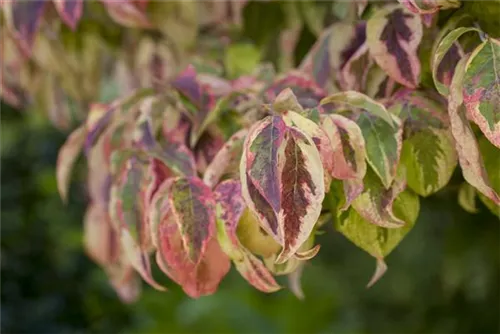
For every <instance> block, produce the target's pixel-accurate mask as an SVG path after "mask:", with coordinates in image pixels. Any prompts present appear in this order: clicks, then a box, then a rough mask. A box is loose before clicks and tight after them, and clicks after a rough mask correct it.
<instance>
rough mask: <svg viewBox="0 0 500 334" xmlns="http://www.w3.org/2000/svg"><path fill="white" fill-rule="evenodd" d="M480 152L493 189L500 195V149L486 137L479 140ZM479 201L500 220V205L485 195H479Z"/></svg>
mask: <svg viewBox="0 0 500 334" xmlns="http://www.w3.org/2000/svg"><path fill="white" fill-rule="evenodd" d="M478 144H479V151H480V152H481V156H482V157H483V159H484V168H485V169H486V173H487V174H488V176H489V177H490V182H491V187H492V188H493V189H494V190H495V192H496V193H497V194H500V173H499V172H498V171H500V149H498V147H496V146H494V145H493V144H492V143H490V142H489V141H488V140H487V139H486V138H485V137H481V138H479V141H478ZM479 199H480V200H481V201H482V202H483V203H484V205H486V207H488V209H490V211H491V212H492V213H493V214H494V215H496V216H497V217H498V218H500V204H499V203H496V204H495V203H494V202H493V201H492V200H491V199H489V198H487V197H486V196H484V195H483V194H479Z"/></svg>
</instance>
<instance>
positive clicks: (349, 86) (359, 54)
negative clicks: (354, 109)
mask: <svg viewBox="0 0 500 334" xmlns="http://www.w3.org/2000/svg"><path fill="white" fill-rule="evenodd" d="M372 65H373V60H372V58H371V57H370V54H369V52H368V45H367V44H366V43H363V44H362V45H361V46H360V47H359V48H358V49H357V50H356V51H355V52H354V54H353V55H352V56H351V57H350V58H349V59H348V60H347V61H346V63H345V64H344V65H343V66H342V68H341V70H340V72H339V75H338V81H339V86H340V88H341V89H342V90H358V91H361V90H363V91H364V89H365V86H366V81H367V78H368V73H369V71H370V68H371V67H372Z"/></svg>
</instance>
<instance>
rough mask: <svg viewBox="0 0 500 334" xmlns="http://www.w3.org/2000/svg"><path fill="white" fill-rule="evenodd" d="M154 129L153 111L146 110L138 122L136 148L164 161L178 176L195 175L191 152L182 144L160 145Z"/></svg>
mask: <svg viewBox="0 0 500 334" xmlns="http://www.w3.org/2000/svg"><path fill="white" fill-rule="evenodd" d="M153 128H154V126H153V118H152V115H151V110H150V109H149V110H145V111H144V112H143V113H142V114H141V116H140V117H139V119H138V120H137V125H136V132H135V133H134V142H135V146H136V147H137V148H138V149H140V150H141V151H142V152H144V153H147V154H148V155H150V156H151V157H154V158H156V159H158V160H160V161H162V162H163V163H164V164H165V165H167V166H168V167H169V168H170V169H171V170H172V171H173V172H174V173H175V174H176V175H180V176H183V175H186V176H192V175H194V174H195V170H196V165H195V161H194V157H193V155H192V153H191V151H190V150H189V149H188V148H187V147H185V146H184V145H182V144H177V143H173V142H170V141H164V142H163V143H161V144H160V143H159V142H158V141H157V140H156V139H155V136H154V134H153Z"/></svg>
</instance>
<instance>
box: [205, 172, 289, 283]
mask: <svg viewBox="0 0 500 334" xmlns="http://www.w3.org/2000/svg"><path fill="white" fill-rule="evenodd" d="M214 195H215V200H216V203H217V238H218V241H219V244H220V245H221V247H222V250H223V251H224V253H226V254H227V255H228V256H229V257H230V258H231V260H233V262H234V264H235V266H236V269H237V270H238V271H239V272H240V274H241V275H242V276H243V277H244V278H245V279H246V280H247V281H248V282H249V283H250V284H251V285H253V286H254V287H255V288H257V289H259V290H261V291H263V292H274V291H277V290H279V289H280V286H279V285H278V283H276V281H275V280H274V277H273V276H272V275H271V274H270V273H269V271H268V270H267V268H266V267H265V266H264V264H263V263H262V261H260V260H259V259H258V258H257V257H255V256H254V255H253V254H252V253H251V252H250V251H249V250H247V249H246V248H245V247H244V246H243V245H242V244H241V243H240V241H239V240H238V236H237V234H236V231H237V228H238V222H239V221H240V218H241V217H242V215H243V212H244V210H245V208H246V205H245V203H244V201H243V198H242V197H241V185H240V182H239V181H236V180H226V181H223V182H222V183H220V184H219V185H218V186H217V188H216V189H215V190H214Z"/></svg>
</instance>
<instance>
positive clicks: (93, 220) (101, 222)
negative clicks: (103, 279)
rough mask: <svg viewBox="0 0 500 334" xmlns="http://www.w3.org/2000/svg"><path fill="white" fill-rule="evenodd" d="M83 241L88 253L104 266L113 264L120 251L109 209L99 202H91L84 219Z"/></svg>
mask: <svg viewBox="0 0 500 334" xmlns="http://www.w3.org/2000/svg"><path fill="white" fill-rule="evenodd" d="M83 243H84V248H85V252H86V253H87V255H88V256H89V257H90V258H91V259H92V260H93V261H95V262H96V263H97V264H99V265H100V266H102V267H106V266H109V265H111V264H113V263H114V262H115V261H116V260H117V258H118V256H119V252H120V243H119V242H118V236H117V234H116V231H115V230H114V229H113V228H112V226H111V224H110V222H109V217H108V215H107V211H106V210H105V208H103V207H101V206H100V205H98V204H93V203H92V204H90V205H89V206H88V207H87V210H86V212H85V217H84V219H83Z"/></svg>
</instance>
